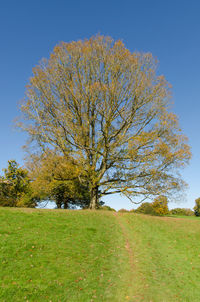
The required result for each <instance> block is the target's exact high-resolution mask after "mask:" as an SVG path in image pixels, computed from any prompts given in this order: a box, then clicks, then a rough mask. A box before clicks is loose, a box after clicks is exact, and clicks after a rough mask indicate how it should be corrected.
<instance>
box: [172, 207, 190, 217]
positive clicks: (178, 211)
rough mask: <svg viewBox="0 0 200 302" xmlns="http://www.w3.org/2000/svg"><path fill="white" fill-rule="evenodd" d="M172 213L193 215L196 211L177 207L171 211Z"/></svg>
mask: <svg viewBox="0 0 200 302" xmlns="http://www.w3.org/2000/svg"><path fill="white" fill-rule="evenodd" d="M169 213H170V214H171V215H180V216H193V215H194V212H193V211H192V210H191V209H185V208H175V209H172V210H170V211H169Z"/></svg>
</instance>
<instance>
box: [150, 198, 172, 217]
mask: <svg viewBox="0 0 200 302" xmlns="http://www.w3.org/2000/svg"><path fill="white" fill-rule="evenodd" d="M152 208H153V210H154V212H155V214H156V215H167V214H169V209H168V200H167V197H166V196H163V195H160V196H158V197H156V198H155V199H154V202H153V203H152Z"/></svg>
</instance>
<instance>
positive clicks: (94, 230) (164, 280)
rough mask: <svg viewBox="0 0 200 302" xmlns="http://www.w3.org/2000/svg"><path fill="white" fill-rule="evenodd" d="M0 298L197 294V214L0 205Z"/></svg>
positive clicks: (87, 299) (195, 299) (149, 300)
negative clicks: (182, 215) (153, 214)
mask: <svg viewBox="0 0 200 302" xmlns="http://www.w3.org/2000/svg"><path fill="white" fill-rule="evenodd" d="M0 301H6V302H7V301H8V302H9V301H12V302H13V301H14V302H15V301H16V302H17V301H52V302H56V301H61V302H63V301H69V302H75V301H76V302H82V301H83V302H93V301H98V302H101V301H106V302H107V301H108V302H117V301H119V302H124V301H130V302H133V301H135V302H139V301H145V302H168V301H169V302H171V301H172V302H173V301H184V302H186V301H188V302H199V301H200V218H195V217H192V218H191V219H190V218H188V217H187V219H184V218H181V219H179V218H171V217H163V218H159V217H151V216H145V215H136V214H130V213H127V214H126V213H123V214H121V213H120V214H113V213H112V212H105V211H94V212H92V211H66V210H36V209H33V210H29V209H27V210H25V209H9V208H0Z"/></svg>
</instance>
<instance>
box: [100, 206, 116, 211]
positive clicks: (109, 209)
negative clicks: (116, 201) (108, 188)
mask: <svg viewBox="0 0 200 302" xmlns="http://www.w3.org/2000/svg"><path fill="white" fill-rule="evenodd" d="M98 210H104V211H114V212H116V210H115V209H113V208H111V207H109V206H100V207H99V208H98Z"/></svg>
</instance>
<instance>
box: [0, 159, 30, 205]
mask: <svg viewBox="0 0 200 302" xmlns="http://www.w3.org/2000/svg"><path fill="white" fill-rule="evenodd" d="M3 171H4V176H2V177H1V178H0V205H1V206H9V207H15V206H18V203H20V205H23V202H22V200H21V198H23V197H24V195H26V194H27V193H28V192H29V190H30V178H29V177H28V171H27V170H26V169H24V168H21V167H19V165H18V163H17V162H16V161H15V160H9V161H8V167H7V168H6V169H3ZM29 205H30V204H29Z"/></svg>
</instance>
